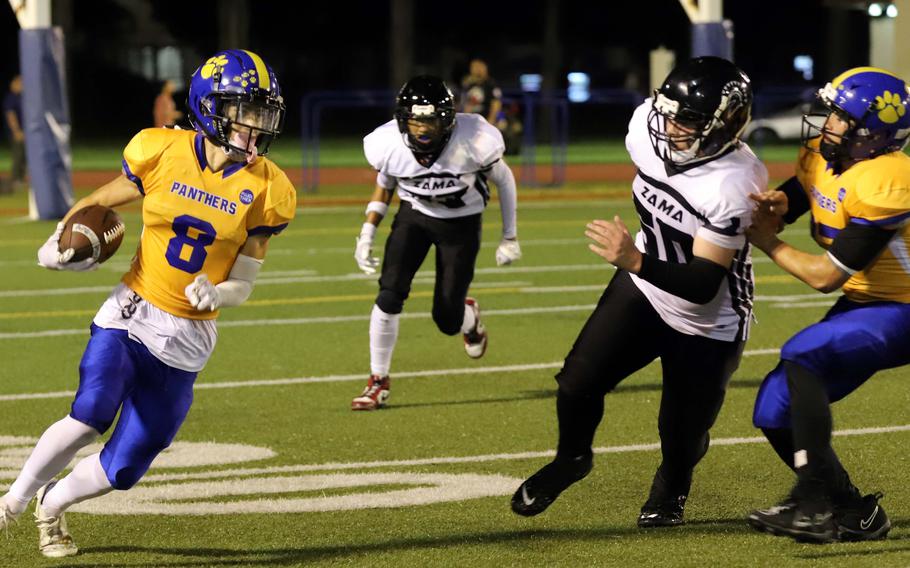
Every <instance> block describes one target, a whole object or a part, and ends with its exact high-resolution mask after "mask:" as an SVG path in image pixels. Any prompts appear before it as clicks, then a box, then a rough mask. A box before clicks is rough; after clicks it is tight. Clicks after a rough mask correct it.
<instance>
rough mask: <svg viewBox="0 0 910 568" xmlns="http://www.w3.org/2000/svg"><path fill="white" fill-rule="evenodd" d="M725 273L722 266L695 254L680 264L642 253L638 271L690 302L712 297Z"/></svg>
mask: <svg viewBox="0 0 910 568" xmlns="http://www.w3.org/2000/svg"><path fill="white" fill-rule="evenodd" d="M726 275H727V269H726V268H724V267H723V266H721V265H719V264H717V263H715V262H711V261H710V260H707V259H704V258H701V257H697V256H696V257H695V258H693V259H692V262H690V263H688V264H679V263H675V262H667V261H664V260H660V259H658V258H655V257H653V256H651V255H649V254H643V255H642V257H641V270H639V271H638V277H639V278H641V279H642V280H646V281H647V282H650V283H651V284H654V285H655V286H657V287H658V288H660V289H661V290H664V291H665V292H669V293H671V294H673V295H674V296H679V297H680V298H682V299H683V300H686V301H687V302H692V303H693V304H707V303H708V302H710V301H711V300H712V299H714V296H716V295H717V291H718V289H719V288H720V285H721V283H722V282H723V279H724V276H726Z"/></svg>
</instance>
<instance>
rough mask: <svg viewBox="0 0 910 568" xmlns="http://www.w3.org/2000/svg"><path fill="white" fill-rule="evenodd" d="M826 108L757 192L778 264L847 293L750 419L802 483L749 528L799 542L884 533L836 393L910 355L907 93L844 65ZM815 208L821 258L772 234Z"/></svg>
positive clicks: (791, 352)
mask: <svg viewBox="0 0 910 568" xmlns="http://www.w3.org/2000/svg"><path fill="white" fill-rule="evenodd" d="M818 98H819V101H820V102H821V103H822V104H823V105H824V106H825V107H826V110H827V112H825V113H821V114H816V115H807V116H806V117H805V118H804V121H803V145H804V148H803V149H802V150H801V151H800V157H799V163H798V167H797V175H796V176H794V177H792V178H790V179H789V180H787V181H786V182H785V183H784V184H783V185H782V186H781V187H779V188H778V189H777V190H773V191H769V192H766V193H764V194H761V195H759V196H756V197H755V200H756V201H757V202H758V211H757V213H756V215H755V217H754V218H753V225H752V228H751V229H750V230H749V231H748V234H749V238H750V240H751V241H752V243H753V244H755V245H756V246H757V247H759V248H760V249H762V250H763V251H765V253H767V255H768V256H769V257H770V258H771V259H772V260H773V261H774V262H775V263H776V264H777V265H778V266H780V267H781V268H783V269H784V270H786V271H787V272H789V273H790V274H793V275H794V276H796V277H797V278H799V279H800V280H802V281H803V282H805V283H807V284H809V285H810V286H812V287H813V288H815V289H817V290H819V291H821V292H824V293H828V292H833V291H835V290H838V289H841V288H842V289H843V291H844V295H843V296H842V297H841V298H840V299H838V301H837V303H835V305H834V307H832V308H831V310H829V311H828V313H827V314H826V315H825V317H824V318H823V319H822V320H821V321H820V322H818V323H816V324H814V325H811V326H809V327H807V328H806V329H804V330H802V331H801V332H799V333H798V334H796V335H795V336H794V337H793V338H791V339H790V340H789V341H788V342H787V343H786V344H784V346H783V348H782V349H781V354H780V359H781V360H780V363H779V364H778V365H777V367H776V368H775V369H774V370H773V371H771V373H769V374H768V376H767V377H765V380H764V382H763V383H762V386H761V389H760V390H759V393H758V399H757V400H756V402H755V411H754V415H753V421H754V423H755V425H756V426H757V427H759V428H761V429H762V431H763V432H764V433H765V435H766V436H767V438H768V440H769V441H770V442H771V445H772V446H773V447H774V449H775V451H776V452H777V454H778V455H779V456H780V457H781V459H783V460H784V462H785V463H786V464H787V465H788V466H790V467H791V468H792V469H794V470H795V472H796V474H797V477H798V480H797V483H796V486H795V487H794V489H793V491H792V492H791V494H790V496H789V497H788V498H787V499H786V500H785V501H784V502H782V503H780V504H778V505H776V506H774V507H770V508H768V509H762V510H758V511H754V512H753V513H752V514H751V515H750V516H749V522H750V524H752V525H753V526H754V527H755V528H757V529H759V530H764V531H767V532H770V533H773V534H783V535H789V536H793V537H795V538H797V539H798V540H808V541H815V542H830V541H833V540H836V539H838V540H872V539H880V538H885V536H886V535H887V533H888V530H889V529H890V528H891V523H890V521H889V520H888V517H887V515H886V514H885V511H884V510H883V509H882V508H881V506H879V504H878V500H879V499H880V498H881V494H880V493H877V494H873V495H866V496H862V494H861V493H860V492H859V490H858V489H857V488H856V487H855V486H854V485H853V483H852V482H851V481H850V477H849V476H848V475H847V472H846V470H845V469H844V467H843V465H841V463H840V461H839V460H838V458H837V455H836V454H835V453H834V450H833V448H832V447H831V424H832V422H831V410H830V408H829V404H830V402H834V401H838V400H840V399H842V398H844V397H845V396H847V395H848V394H850V393H851V392H853V391H854V390H856V389H857V388H858V387H859V386H860V385H862V384H863V383H864V382H865V381H866V380H867V379H868V378H869V377H871V376H872V375H873V374H874V373H875V372H877V371H879V370H881V369H888V368H893V367H899V366H902V365H906V364H908V363H910V256H908V253H907V248H908V241H910V223H908V221H910V157H908V156H907V155H906V154H904V153H903V152H902V151H901V150H902V149H903V147H904V146H905V145H906V143H907V140H908V136H910V112H908V110H910V109H908V106H910V91H908V87H907V84H906V83H905V82H904V81H903V80H901V79H899V78H898V77H896V76H894V75H893V74H891V73H889V72H887V71H884V70H882V69H877V68H872V67H860V68H856V69H851V70H849V71H846V72H845V73H843V74H841V75H839V76H838V77H837V78H835V79H834V80H833V81H831V83H829V84H828V85H827V86H826V87H825V88H823V89H821V90H820V91H819V94H818ZM807 211H809V212H810V213H811V227H812V234H813V237H814V238H815V240H816V241H817V242H818V244H819V245H821V246H822V247H823V248H825V249H827V251H826V252H824V253H822V254H810V253H806V252H802V251H799V250H797V249H795V248H793V247H792V246H790V245H789V244H787V243H785V242H783V241H781V240H780V239H778V238H777V235H776V233H777V229H778V228H779V227H782V226H783V224H784V222H786V223H792V222H793V221H794V220H795V219H796V218H797V217H799V216H800V215H802V214H803V213H805V212H807Z"/></svg>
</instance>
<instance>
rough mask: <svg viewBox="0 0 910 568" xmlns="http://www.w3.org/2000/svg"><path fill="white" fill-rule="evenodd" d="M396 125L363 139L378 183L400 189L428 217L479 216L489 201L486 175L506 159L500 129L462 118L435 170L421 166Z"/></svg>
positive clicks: (473, 117) (477, 118)
mask: <svg viewBox="0 0 910 568" xmlns="http://www.w3.org/2000/svg"><path fill="white" fill-rule="evenodd" d="M405 136H406V135H405V134H402V133H401V132H399V131H398V123H397V122H396V121H395V120H390V121H389V122H387V123H385V124H383V125H382V126H380V127H379V128H377V129H376V130H374V131H373V132H371V133H370V134H368V135H367V136H366V137H364V139H363V153H364V154H366V158H367V161H368V162H370V165H371V166H373V167H374V168H375V169H376V171H378V172H379V175H378V176H377V183H378V184H379V185H381V186H383V187H392V185H393V184H397V186H398V197H400V198H401V199H402V201H408V202H410V203H411V205H412V206H413V207H414V209H415V210H417V211H420V212H421V213H423V214H424V215H429V216H430V217H437V218H442V219H449V218H452V217H465V216H467V215H475V214H477V213H480V212H482V211H483V210H484V207H486V205H487V201H489V199H490V189H489V186H488V184H487V176H486V172H487V171H489V169H490V168H491V167H492V166H493V164H495V163H496V162H497V161H498V160H500V159H501V158H502V153H503V152H504V151H505V144H504V143H503V140H502V134H501V133H500V132H499V130H498V129H497V128H496V127H495V126H493V125H491V124H490V123H489V122H487V121H486V119H484V118H483V117H482V116H480V115H479V114H464V113H458V114H456V115H455V128H454V130H453V132H452V136H451V138H449V141H448V143H447V144H446V146H445V148H444V149H443V150H442V153H441V154H440V155H439V157H438V158H437V159H436V161H435V162H433V164H431V165H430V167H428V168H427V167H424V166H422V165H421V164H420V163H419V162H418V161H417V159H416V158H415V157H414V154H413V153H412V152H411V149H410V148H409V147H408V145H407V143H406V142H405Z"/></svg>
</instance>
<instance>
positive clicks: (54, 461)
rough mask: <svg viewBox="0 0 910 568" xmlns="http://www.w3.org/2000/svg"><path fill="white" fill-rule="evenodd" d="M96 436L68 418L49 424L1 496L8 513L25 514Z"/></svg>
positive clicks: (94, 432) (76, 421)
mask: <svg viewBox="0 0 910 568" xmlns="http://www.w3.org/2000/svg"><path fill="white" fill-rule="evenodd" d="M98 436H100V434H99V433H98V431H97V430H95V429H94V428H92V427H91V426H88V425H87V424H83V423H82V422H79V421H78V420H76V419H74V418H71V417H70V416H67V417H66V418H64V419H62V420H59V421H57V422H55V423H54V424H51V426H50V428H48V429H47V430H45V431H44V434H42V435H41V438H40V439H39V440H38V443H37V444H35V449H34V450H32V455H31V456H29V458H28V460H26V462H25V465H24V466H22V471H21V472H20V473H19V477H17V478H16V481H14V482H13V484H12V485H11V486H10V488H9V492H8V493H7V494H6V495H5V496H4V500H5V501H6V505H7V507H9V509H10V511H12V512H13V514H15V515H18V514H19V513H21V512H22V511H24V510H25V508H26V507H27V506H28V502H29V501H31V500H32V497H34V496H35V493H36V492H37V491H38V489H40V488H41V487H42V486H43V485H45V484H46V483H47V482H48V481H50V480H51V479H53V478H54V476H55V475H57V474H58V473H60V472H61V471H63V469H64V468H65V467H66V466H67V465H69V463H70V461H72V459H73V458H74V457H75V456H76V452H78V451H79V450H81V449H82V448H84V447H85V446H87V445H89V444H91V443H92V442H94V441H95V439H96V438H97V437H98Z"/></svg>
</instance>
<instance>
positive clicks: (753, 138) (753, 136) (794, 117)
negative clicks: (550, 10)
mask: <svg viewBox="0 0 910 568" xmlns="http://www.w3.org/2000/svg"><path fill="white" fill-rule="evenodd" d="M811 109H812V103H800V104H798V105H796V106H794V107H791V108H787V109H784V110H781V111H778V112H775V113H771V114H769V115H768V116H766V117H764V118H753V119H752V121H751V122H750V123H749V124H748V125H747V126H746V130H745V132H743V138H745V139H746V141H747V142H748V143H749V144H756V145H762V144H774V143H776V142H780V141H783V140H799V137H800V135H801V133H802V125H803V115H804V114H806V113H808V112H810V110H811Z"/></svg>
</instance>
